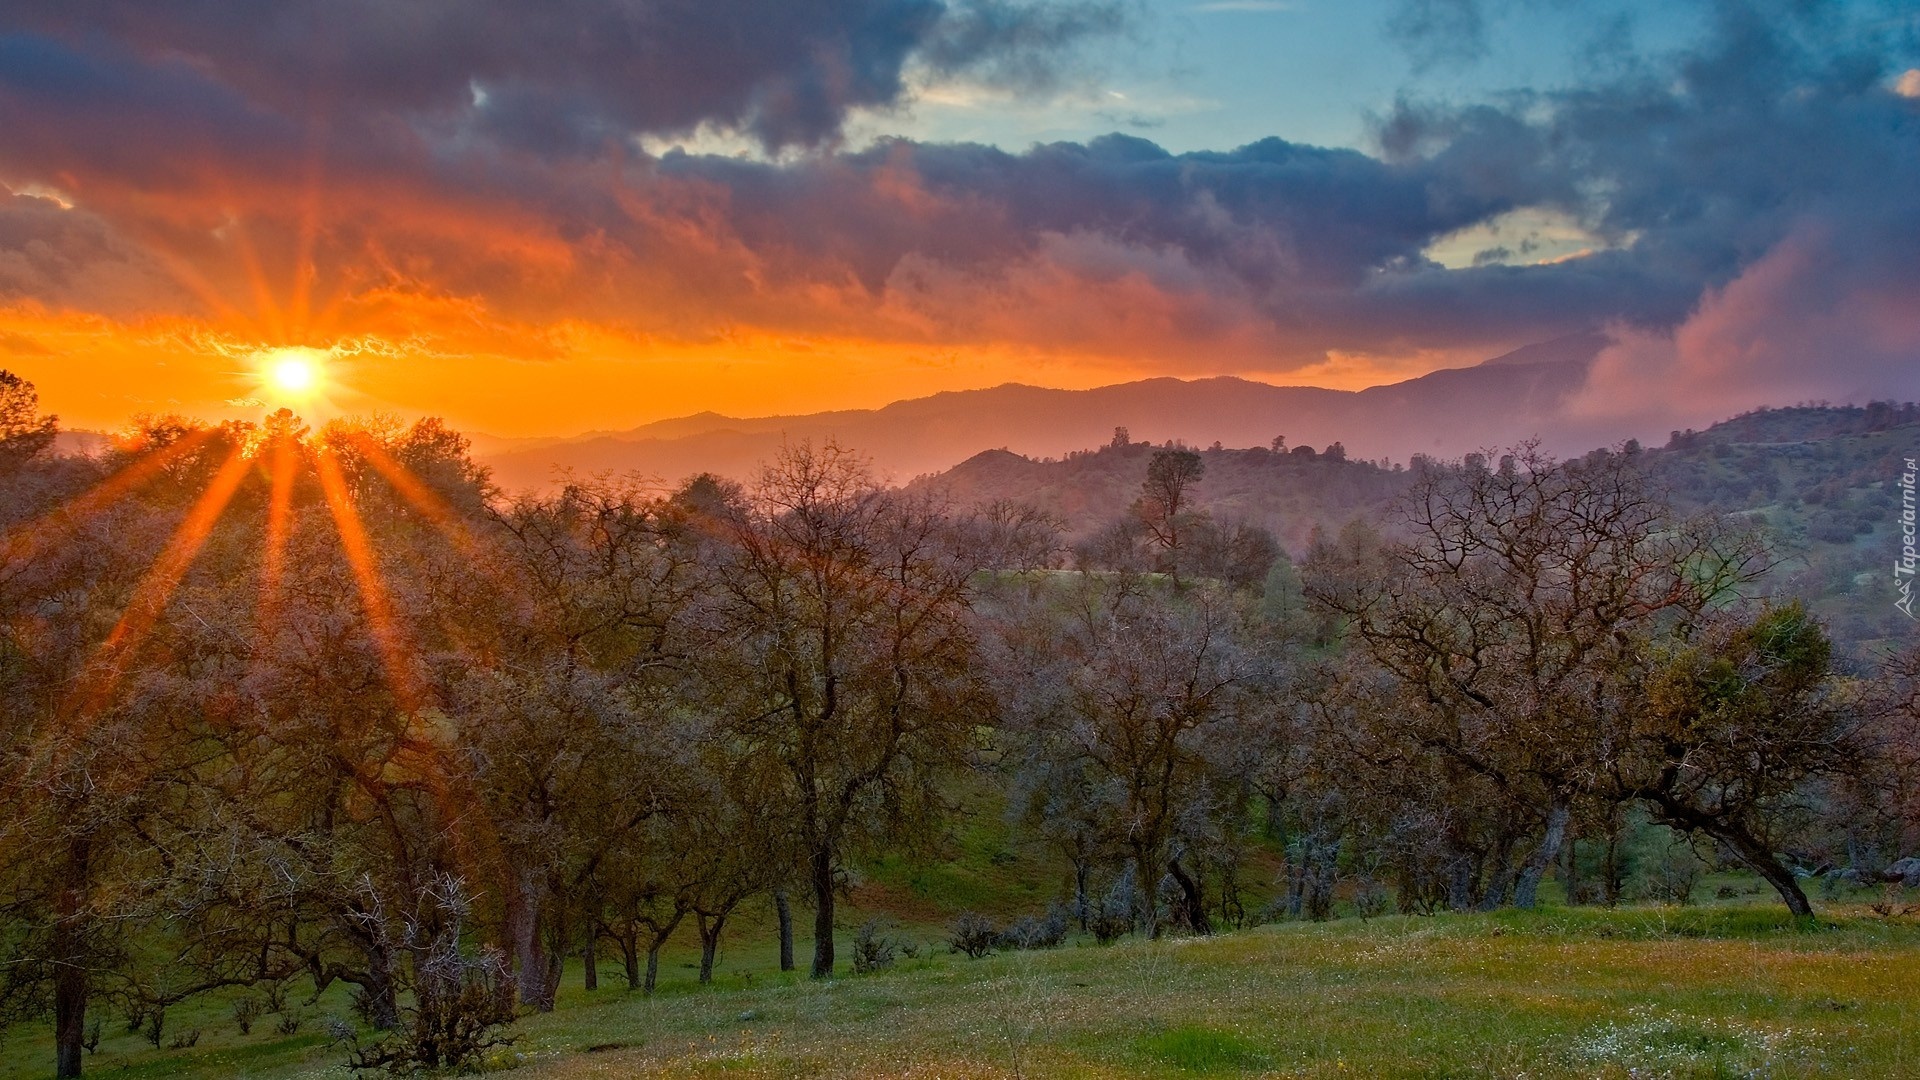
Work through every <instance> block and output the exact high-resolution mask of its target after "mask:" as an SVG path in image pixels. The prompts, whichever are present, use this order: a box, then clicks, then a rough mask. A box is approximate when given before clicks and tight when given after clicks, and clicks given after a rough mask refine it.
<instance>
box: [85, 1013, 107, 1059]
mask: <svg viewBox="0 0 1920 1080" xmlns="http://www.w3.org/2000/svg"><path fill="white" fill-rule="evenodd" d="M105 1023H106V1022H105V1021H104V1020H102V1019H101V1018H100V1017H98V1016H96V1017H94V1018H93V1019H91V1020H89V1021H87V1037H86V1038H84V1039H82V1040H80V1045H81V1046H84V1047H86V1049H87V1053H89V1054H92V1053H97V1052H98V1051H99V1049H100V1029H101V1028H102V1027H103V1026H104V1025H105Z"/></svg>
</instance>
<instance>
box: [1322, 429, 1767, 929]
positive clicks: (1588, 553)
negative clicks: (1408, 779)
mask: <svg viewBox="0 0 1920 1080" xmlns="http://www.w3.org/2000/svg"><path fill="white" fill-rule="evenodd" d="M1401 524H1402V527H1403V528H1404V529H1405V530H1406V531H1407V533H1408V534H1409V539H1408V540H1406V541H1404V542H1401V543H1395V544H1388V545H1385V546H1383V547H1381V548H1379V549H1377V550H1375V551H1372V552H1342V551H1340V550H1339V549H1338V548H1335V547H1330V546H1324V545H1323V546H1322V547H1321V548H1319V549H1317V550H1316V552H1315V554H1314V557H1313V558H1312V559H1311V560H1310V563H1309V588H1308V594H1309V596H1310V598H1311V599H1312V600H1313V601H1314V602H1315V603H1316V604H1318V605H1319V606H1320V607H1321V608H1322V610H1323V611H1326V612H1328V613H1331V614H1333V615H1336V616H1337V617H1339V618H1341V619H1344V620H1346V622H1347V624H1348V625H1349V627H1350V628H1351V632H1352V634H1353V635H1354V637H1355V638H1356V639H1357V641H1358V643H1359V644H1360V645H1361V646H1362V647H1363V648H1364V649H1365V650H1366V651H1367V655H1368V656H1369V658H1370V659H1371V660H1372V661H1373V662H1374V663H1375V664H1378V665H1379V666H1380V667H1382V668H1383V669H1385V670H1386V671H1387V672H1388V673H1390V674H1391V675H1392V676H1393V678H1394V679H1395V680H1396V681H1397V682H1398V683H1399V684H1400V686H1401V687H1402V688H1404V690H1405V693H1404V695H1402V698H1401V700H1400V701H1399V702H1398V703H1397V704H1398V707H1400V708H1401V709H1403V710H1404V721H1403V724H1404V730H1405V732H1406V735H1405V737H1406V738H1407V739H1408V740H1410V741H1411V742H1412V743H1414V744H1415V745H1416V746H1417V747H1419V748H1420V749H1421V750H1423V751H1424V752H1428V753H1437V754H1440V755H1443V756H1444V757H1445V758H1447V759H1448V761H1449V763H1450V765H1451V766H1452V767H1453V768H1456V769H1459V770H1464V771H1465V772H1466V773H1468V774H1471V775H1472V776H1474V777H1475V778H1476V783H1478V784H1484V785H1486V786H1487V790H1488V793H1489V794H1490V795H1492V796H1493V797H1494V798H1495V799H1497V800H1498V801H1499V802H1500V804H1502V805H1503V806H1504V807H1505V809H1506V810H1507V811H1509V812H1510V813H1509V814H1508V815H1507V819H1508V820H1507V824H1504V825H1502V826H1500V827H1499V829H1498V835H1497V837H1496V838H1495V841H1494V847H1495V850H1496V852H1497V853H1498V859H1497V861H1496V863H1495V866H1494V873H1495V880H1494V881H1493V883H1492V884H1491V886H1490V892H1489V899H1490V900H1491V901H1492V902H1496V903H1497V902H1502V901H1504V899H1505V898H1507V897H1509V896H1510V897H1511V898H1512V900H1513V902H1514V903H1516V904H1518V905H1520V906H1523V907H1526V906H1531V905H1532V904H1533V902H1534V896H1535V890H1536V889H1537V887H1538V885H1539V882H1540V879H1541V877H1542V876H1543V875H1544V873H1545V872H1546V870H1547V869H1548V868H1549V867H1550V866H1551V865H1552V864H1553V862H1554V859H1555V857H1556V856H1557V855H1558V853H1559V851H1560V848H1561V845H1562V844H1563V843H1564V841H1565V839H1566V831H1567V828H1568V825H1569V823H1570V821H1571V819H1572V816H1573V811H1574V808H1575V803H1576V801H1577V800H1578V799H1579V798H1580V797H1581V796H1583V795H1584V794H1588V793H1591V792H1594V791H1595V790H1597V788H1598V787H1599V786H1600V785H1598V783H1597V781H1598V777H1597V775H1596V772H1597V770H1598V769H1599V767H1600V764H1601V763H1602V762H1605V761H1607V760H1608V759H1609V758H1610V757H1611V755H1612V754H1614V753H1616V752H1617V748H1615V747H1612V746H1610V745H1608V744H1607V742H1606V741H1605V738H1604V733H1605V732H1607V731H1608V730H1609V726H1608V724H1607V722H1606V721H1607V719H1608V718H1609V717H1612V716H1617V715H1620V714H1621V711H1622V709H1623V708H1625V707H1626V706H1625V702H1624V700H1623V698H1622V696H1621V695H1622V694H1623V693H1624V692H1625V690H1626V688H1627V687H1626V684H1624V683H1623V682H1622V680H1621V679H1620V678H1618V675H1619V673H1621V672H1623V671H1630V670H1633V669H1634V668H1635V667H1636V665H1638V664H1639V663H1640V662H1641V659H1642V656H1643V653H1644V651H1645V649H1646V647H1647V642H1648V641H1649V640H1650V639H1651V638H1652V637H1653V636H1655V635H1657V634H1658V633H1661V632H1663V631H1664V630H1665V628H1667V627H1670V626H1672V625H1674V624H1680V625H1690V624H1692V623H1694V622H1697V621H1698V620H1699V619H1700V618H1701V617H1702V616H1703V614H1704V613H1705V612H1706V611H1707V610H1708V609H1709V608H1710V606H1712V605H1713V604H1715V603H1718V602H1722V601H1724V600H1726V599H1727V598H1728V597H1730V596H1731V595H1733V594H1735V592H1736V591H1737V590H1738V588H1740V587H1741V586H1742V585H1744V584H1746V583H1748V582H1750V581H1752V580H1753V579H1754V578H1755V577H1756V576H1757V575H1758V574H1759V573H1760V572H1761V570H1762V569H1763V568H1764V565H1765V561H1764V553H1763V552H1762V551H1761V549H1760V548H1759V547H1758V545H1757V543H1756V542H1755V540H1754V538H1753V537H1752V536H1751V535H1750V534H1747V533H1745V532H1743V531H1740V530H1738V529H1734V528H1731V527H1728V526H1726V525H1723V524H1721V523H1718V522H1714V521H1686V520H1679V519H1677V518H1676V517H1675V515H1673V513H1672V512H1671V511H1670V510H1669V509H1668V507H1667V505H1666V503H1665V502H1664V500H1663V499H1662V498H1661V497H1660V495H1659V494H1658V493H1657V492H1656V491H1655V490H1654V489H1653V488H1652V485H1651V484H1650V482H1649V481H1648V479H1647V477H1646V474H1645V471H1644V468H1643V467H1642V465H1641V463H1640V461H1639V460H1638V458H1637V456H1635V455H1630V454H1625V453H1618V454H1615V453H1607V452H1605V451H1599V452H1596V453H1595V454H1592V455H1589V456H1588V457H1586V458H1582V459H1576V460H1572V461H1565V462H1556V461H1553V460H1551V459H1549V458H1547V457H1545V456H1544V455H1541V454H1540V453H1538V452H1537V450H1535V449H1534V448H1532V447H1522V448H1520V449H1518V450H1516V451H1515V452H1514V453H1513V454H1510V455H1507V456H1505V457H1503V458H1502V459H1501V461H1500V463H1499V465H1498V467H1497V468H1488V467H1487V465H1486V462H1485V459H1484V457H1481V456H1479V455H1476V456H1474V457H1471V458H1469V459H1468V460H1467V461H1466V462H1464V463H1462V464H1460V465H1458V466H1454V467H1437V466H1428V467H1425V468H1423V470H1422V471H1421V472H1420V473H1419V475H1417V476H1416V477H1415V482H1414V486H1413V489H1412V491H1411V492H1410V493H1409V494H1408V495H1407V496H1406V498H1405V500H1404V502H1403V504H1402V512H1401ZM1516 829H1517V830H1518V835H1516V833H1515V831H1514V830H1516ZM1526 834H1531V836H1532V838H1533V839H1532V851H1531V852H1530V853H1529V854H1527V855H1526V856H1525V857H1524V859H1522V860H1521V861H1520V863H1519V865H1518V866H1514V865H1513V864H1512V863H1511V861H1510V860H1509V859H1508V855H1507V853H1508V852H1509V851H1510V850H1511V848H1512V847H1513V845H1514V844H1516V843H1518V842H1519V841H1520V837H1521V836H1523V835H1526Z"/></svg>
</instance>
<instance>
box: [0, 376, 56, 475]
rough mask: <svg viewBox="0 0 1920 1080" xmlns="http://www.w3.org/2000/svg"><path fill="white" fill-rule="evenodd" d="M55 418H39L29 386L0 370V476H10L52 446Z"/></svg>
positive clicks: (36, 401) (37, 396)
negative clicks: (7, 474) (9, 474)
mask: <svg viewBox="0 0 1920 1080" xmlns="http://www.w3.org/2000/svg"><path fill="white" fill-rule="evenodd" d="M59 430H60V425H59V418H58V417H53V416H41V415H40V394H39V392H38V391H36V390H35V389H34V386H33V384H32V383H30V382H28V381H27V380H25V379H22V378H21V377H20V376H18V375H15V374H14V373H13V372H11V371H6V370H0V474H4V473H10V472H13V471H15V470H16V469H18V468H19V467H20V466H21V465H23V464H25V463H26V462H28V461H31V460H32V459H34V458H36V457H39V456H40V455H41V454H43V453H45V452H46V451H47V450H48V449H49V448H50V447H52V446H53V440H54V437H55V436H56V435H57V434H59Z"/></svg>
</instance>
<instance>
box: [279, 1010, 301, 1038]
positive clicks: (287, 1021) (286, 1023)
mask: <svg viewBox="0 0 1920 1080" xmlns="http://www.w3.org/2000/svg"><path fill="white" fill-rule="evenodd" d="M273 1030H275V1031H277V1032H279V1033H280V1034H282V1035H298V1034H300V1014H299V1013H298V1012H295V1011H294V1010H292V1009H289V1010H287V1011H285V1012H282V1013H281V1014H280V1022H279V1023H277V1024H275V1025H273Z"/></svg>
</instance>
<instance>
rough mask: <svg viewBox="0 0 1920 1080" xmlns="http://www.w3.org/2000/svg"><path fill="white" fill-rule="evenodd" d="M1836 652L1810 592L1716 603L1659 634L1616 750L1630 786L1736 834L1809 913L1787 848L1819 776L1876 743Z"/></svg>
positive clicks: (1765, 873) (1727, 837) (1739, 853)
mask: <svg viewBox="0 0 1920 1080" xmlns="http://www.w3.org/2000/svg"><path fill="white" fill-rule="evenodd" d="M1832 661H1833V649H1832V645H1831V643H1830V642H1829V641H1828V640H1827V636H1826V634H1825V632H1824V631H1822V630H1821V628H1820V626H1819V624H1818V623H1817V622H1815V621H1814V619H1813V617H1812V616H1811V615H1809V614H1808V613H1807V611H1806V609H1805V608H1804V607H1803V606H1801V605H1800V604H1798V603H1793V604H1788V605H1785V606H1783V607H1777V608H1764V609H1762V610H1760V611H1759V612H1757V613H1755V614H1753V615H1751V616H1742V615H1740V614H1738V613H1726V612H1721V613H1715V614H1714V615H1713V616H1712V617H1711V618H1710V619H1708V620H1707V621H1706V622H1705V624H1704V625H1702V626H1700V627H1698V628H1695V629H1693V630H1692V631H1690V632H1687V633H1683V634H1676V635H1674V636H1672V637H1670V638H1667V639H1665V640H1663V641H1662V642H1660V643H1659V645H1658V646H1657V648H1656V656H1655V662H1654V663H1653V664H1652V665H1651V668H1650V670H1649V671H1648V672H1646V675H1645V677H1644V678H1639V677H1636V678H1635V679H1634V684H1635V686H1636V688H1637V689H1638V690H1639V691H1640V693H1639V694H1638V695H1636V698H1637V699H1636V700H1635V701H1634V702H1633V704H1634V706H1635V707H1634V708H1631V709H1629V710H1625V711H1624V712H1623V713H1622V714H1620V715H1619V716H1617V717H1616V718H1615V719H1616V721H1617V730H1618V734H1619V735H1620V736H1621V738H1620V739H1619V745H1620V747H1621V749H1622V751H1623V752H1621V753H1618V754H1616V755H1614V756H1613V757H1611V758H1610V760H1609V761H1608V765H1609V767H1610V777H1611V779H1612V781H1613V783H1614V784H1615V785H1616V789H1617V791H1618V793H1619V794H1620V795H1622V796H1625V797H1628V798H1634V799H1639V800H1641V801H1642V802H1644V803H1645V804H1646V805H1647V806H1648V807H1649V809H1651V810H1652V811H1653V813H1654V815H1655V817H1656V818H1657V819H1658V820H1659V821H1661V822H1663V823H1665V824H1667V825H1670V826H1672V827H1673V828H1675V829H1678V830H1681V831H1683V832H1687V833H1700V834H1702V835H1705V836H1708V837H1710V838H1712V839H1714V840H1716V841H1718V842H1719V843H1721V844H1723V845H1725V847H1726V849H1727V850H1728V851H1731V852H1732V853H1733V854H1734V855H1735V856H1736V857H1738V858H1739V859H1740V861H1741V862H1743V863H1745V864H1746V865H1747V866H1748V867H1749V868H1750V869H1752V870H1753V872H1754V873H1756V874H1758V875H1760V877H1761V878H1762V880H1764V881H1766V883H1767V884H1768V885H1771V886H1772V887H1773V889H1774V891H1776V892H1778V893H1779V894H1780V898H1781V900H1782V901H1784V902H1785V903H1786V905H1787V908H1788V910H1790V911H1792V912H1793V913H1794V914H1795V915H1799V916H1803V917H1804V916H1811V915H1812V914H1813V906H1812V905H1811V904H1810V903H1808V901H1807V896H1806V893H1805V892H1804V891H1803V890H1802V889H1801V888H1800V883H1799V882H1798V880H1796V878H1795V875H1794V872H1793V871H1792V870H1791V869H1790V868H1788V867H1787V866H1785V865H1782V864H1781V862H1780V860H1779V857H1778V853H1779V852H1780V851H1781V850H1783V849H1784V847H1785V844H1784V843H1783V840H1784V839H1785V838H1786V837H1787V836H1789V835H1791V833H1792V831H1793V830H1794V828H1795V827H1796V826H1797V825H1804V824H1805V822H1806V821H1807V819H1808V818H1809V817H1810V814H1809V813H1808V810H1809V808H1808V806H1807V805H1806V804H1805V801H1804V800H1805V799H1806V798H1807V797H1808V796H1809V795H1810V792H1809V791H1808V788H1807V784H1808V781H1809V780H1811V779H1814V778H1817V777H1823V776H1826V777H1832V776H1840V775H1845V774H1848V773H1850V772H1852V771H1854V770H1855V769H1856V768H1857V766H1858V764H1859V763H1860V761H1861V759H1862V757H1863V751H1864V749H1865V748H1864V746H1863V745H1862V742H1861V740H1860V735H1861V733H1862V716H1861V714H1860V712H1859V710H1857V709H1856V708H1854V707H1853V705H1854V703H1853V702H1852V701H1851V700H1850V698H1849V696H1848V695H1847V694H1846V693H1845V691H1844V690H1843V689H1842V687H1841V685H1840V684H1839V683H1838V682H1837V681H1836V680H1835V679H1834V677H1833V671H1832ZM1635 674H1636V675H1638V674H1639V673H1635ZM1611 726H1614V725H1610V727H1611Z"/></svg>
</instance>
